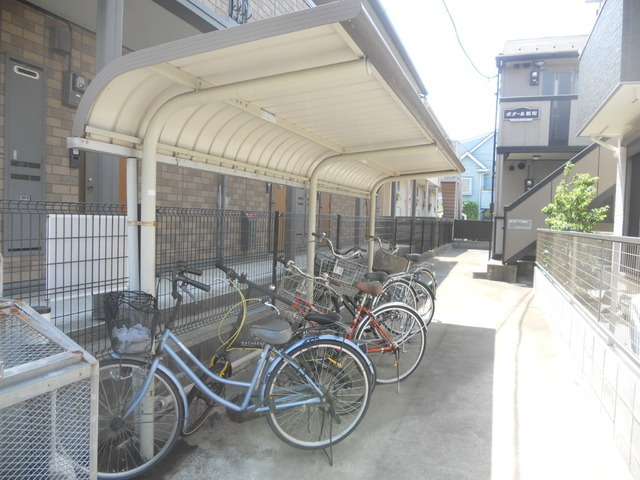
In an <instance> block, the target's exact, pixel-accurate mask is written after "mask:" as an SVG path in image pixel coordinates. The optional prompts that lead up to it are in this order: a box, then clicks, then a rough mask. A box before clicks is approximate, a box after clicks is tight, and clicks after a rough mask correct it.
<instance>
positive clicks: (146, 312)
mask: <svg viewBox="0 0 640 480" xmlns="http://www.w3.org/2000/svg"><path fill="white" fill-rule="evenodd" d="M104 312H105V322H106V325H107V333H108V334H109V337H110V338H111V348H113V351H114V352H116V353H146V352H148V351H149V350H150V349H151V344H152V339H153V336H154V335H155V329H156V324H157V321H158V313H159V312H158V301H157V300H156V298H155V297H154V296H153V295H150V294H148V293H145V292H137V291H121V292H109V293H107V294H105V295H104Z"/></svg>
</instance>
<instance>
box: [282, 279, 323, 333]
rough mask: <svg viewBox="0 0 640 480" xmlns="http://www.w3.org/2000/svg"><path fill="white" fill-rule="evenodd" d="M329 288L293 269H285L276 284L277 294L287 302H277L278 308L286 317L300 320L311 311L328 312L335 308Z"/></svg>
mask: <svg viewBox="0 0 640 480" xmlns="http://www.w3.org/2000/svg"><path fill="white" fill-rule="evenodd" d="M331 293H332V292H331V290H330V289H329V288H328V287H326V286H324V285H322V284H321V283H317V282H315V281H314V280H313V279H311V278H309V277H307V276H304V275H302V274H301V273H299V272H296V271H295V270H285V271H284V272H283V273H282V277H281V279H280V285H279V286H278V295H279V296H281V297H284V298H286V299H287V300H288V303H286V304H284V305H283V304H282V303H283V302H282V301H280V302H279V303H278V309H280V311H281V312H282V314H283V315H285V316H286V317H287V318H289V319H291V320H295V321H300V320H301V319H303V318H304V317H305V315H307V314H309V313H313V312H318V313H328V312H331V311H334V310H335V307H334V306H333V303H332V302H331Z"/></svg>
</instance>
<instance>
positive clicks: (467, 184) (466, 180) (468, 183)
mask: <svg viewBox="0 0 640 480" xmlns="http://www.w3.org/2000/svg"><path fill="white" fill-rule="evenodd" d="M472 188H473V179H472V178H471V177H462V194H463V195H471V193H472Z"/></svg>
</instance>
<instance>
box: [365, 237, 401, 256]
mask: <svg viewBox="0 0 640 480" xmlns="http://www.w3.org/2000/svg"><path fill="white" fill-rule="evenodd" d="M364 239H365V240H371V239H373V240H375V241H376V242H378V245H380V250H383V251H385V252H388V253H391V254H396V253H398V250H399V249H400V247H399V246H398V245H394V244H392V243H391V242H389V241H388V240H383V239H382V238H380V237H376V236H375V235H365V237H364ZM382 242H384V243H386V244H387V245H388V247H387V248H385V246H384V244H383V243H382Z"/></svg>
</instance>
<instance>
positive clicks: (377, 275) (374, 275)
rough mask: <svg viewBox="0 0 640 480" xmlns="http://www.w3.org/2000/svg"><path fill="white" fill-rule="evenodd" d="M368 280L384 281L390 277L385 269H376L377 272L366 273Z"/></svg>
mask: <svg viewBox="0 0 640 480" xmlns="http://www.w3.org/2000/svg"><path fill="white" fill-rule="evenodd" d="M364 276H365V278H366V279H367V280H371V281H372V282H380V283H384V282H386V281H387V279H388V278H389V275H388V274H387V272H385V271H383V270H376V271H375V272H368V273H365V274H364Z"/></svg>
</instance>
